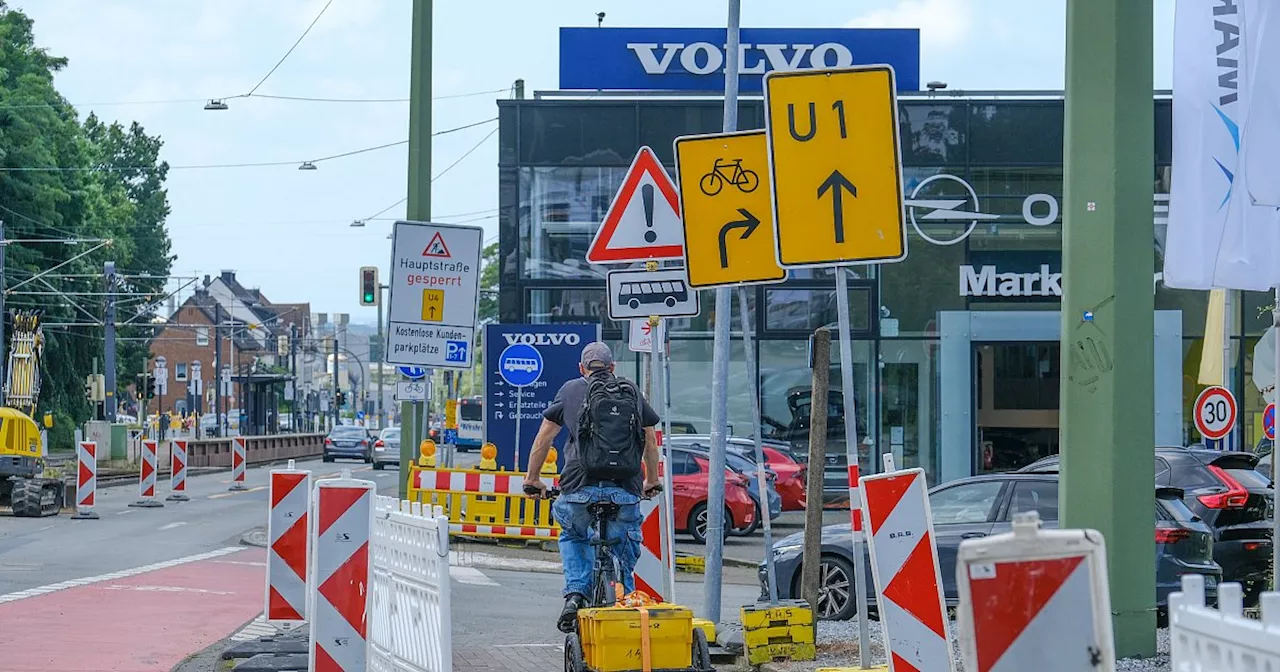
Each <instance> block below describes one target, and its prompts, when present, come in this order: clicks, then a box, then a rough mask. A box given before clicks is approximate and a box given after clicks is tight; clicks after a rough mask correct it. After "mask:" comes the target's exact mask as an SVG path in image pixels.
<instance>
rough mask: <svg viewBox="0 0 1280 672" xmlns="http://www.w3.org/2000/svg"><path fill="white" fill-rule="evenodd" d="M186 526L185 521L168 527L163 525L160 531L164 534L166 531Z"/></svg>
mask: <svg viewBox="0 0 1280 672" xmlns="http://www.w3.org/2000/svg"><path fill="white" fill-rule="evenodd" d="M186 524H187V523H186V522H185V521H178V522H176V523H169V524H168V525H161V526H160V531H161V532H164V531H165V530H172V529H173V528H175V527H182V526H183V525H186Z"/></svg>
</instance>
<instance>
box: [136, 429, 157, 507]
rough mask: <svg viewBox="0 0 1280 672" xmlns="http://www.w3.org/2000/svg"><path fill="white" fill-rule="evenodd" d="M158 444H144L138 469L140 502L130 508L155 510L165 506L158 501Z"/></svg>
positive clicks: (145, 442)
mask: <svg viewBox="0 0 1280 672" xmlns="http://www.w3.org/2000/svg"><path fill="white" fill-rule="evenodd" d="M156 452H157V451H156V442H155V441H151V440H149V439H148V440H146V441H143V442H142V454H141V455H139V460H138V462H139V464H140V466H139V469H138V501H136V502H134V503H132V504H130V505H129V506H136V507H141V508H147V509H154V508H158V507H161V506H164V502H160V501H157V500H156V462H157V461H158V460H157V458H156Z"/></svg>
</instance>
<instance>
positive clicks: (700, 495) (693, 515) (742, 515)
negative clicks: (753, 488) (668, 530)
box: [671, 450, 756, 544]
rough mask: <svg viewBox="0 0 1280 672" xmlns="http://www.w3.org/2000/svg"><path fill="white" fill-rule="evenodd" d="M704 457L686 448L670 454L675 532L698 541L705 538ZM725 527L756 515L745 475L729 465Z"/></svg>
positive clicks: (739, 524)
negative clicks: (734, 470) (693, 454)
mask: <svg viewBox="0 0 1280 672" xmlns="http://www.w3.org/2000/svg"><path fill="white" fill-rule="evenodd" d="M709 467H710V465H709V464H708V463H707V460H704V459H702V458H699V457H694V456H692V455H690V454H688V453H687V452H685V451H678V450H677V451H672V454H671V501H672V503H673V504H674V506H675V523H676V532H685V533H688V534H689V535H690V536H692V537H693V540H694V541H696V542H698V543H699V544H705V543H706V542H707V536H706V531H707V480H708V477H709V475H710V473H711V472H710V469H709ZM724 479H725V480H724V507H725V511H726V512H727V513H728V519H727V520H725V521H724V525H725V529H726V530H732V529H740V528H745V527H747V526H748V525H750V524H751V522H752V520H753V519H754V518H755V515H756V505H755V501H753V500H752V499H751V495H748V494H747V478H746V477H745V476H743V475H741V474H737V473H734V472H732V471H730V470H728V469H726V470H725V476H724Z"/></svg>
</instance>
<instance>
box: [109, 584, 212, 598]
mask: <svg viewBox="0 0 1280 672" xmlns="http://www.w3.org/2000/svg"><path fill="white" fill-rule="evenodd" d="M103 590H132V591H137V592H140V593H203V594H205V595H235V593H234V592H229V591H225V590H205V589H204V588H184V587H182V586H126V585H121V584H118V583H113V584H111V585H109V586H106V587H105V588H104V589H103Z"/></svg>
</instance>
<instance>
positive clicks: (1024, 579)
mask: <svg viewBox="0 0 1280 672" xmlns="http://www.w3.org/2000/svg"><path fill="white" fill-rule="evenodd" d="M1039 527H1040V517H1039V516H1038V515H1036V514H1035V513H1034V512H1029V513H1019V514H1017V515H1016V516H1015V517H1014V520H1013V532H1011V533H1008V534H1000V535H996V536H993V537H989V538H986V539H971V540H967V541H963V542H961V543H960V551H959V561H958V562H957V563H956V585H957V586H958V587H959V592H960V606H959V608H958V609H957V610H956V616H957V620H958V621H959V625H960V650H961V655H962V656H963V657H964V669H966V670H975V671H976V672H1013V671H1014V670H1036V672H1067V671H1068V670H1071V671H1074V670H1080V669H1086V668H1087V669H1090V670H1100V671H1104V672H1105V671H1107V670H1114V669H1116V667H1115V666H1116V660H1115V647H1114V646H1113V644H1112V643H1113V640H1112V632H1111V597H1110V594H1109V593H1108V591H1107V562H1106V546H1105V544H1104V542H1103V540H1102V535H1101V534H1099V533H1098V532H1097V531H1094V530H1040V529H1039ZM1173 603H1174V600H1173V599H1170V604H1171V605H1172V604H1173ZM979 605H980V606H979ZM1171 611H1172V609H1171ZM1170 620H1171V621H1172V620H1173V617H1172V615H1171V616H1170ZM1081 652H1088V655H1087V656H1085V657H1083V658H1082V657H1081ZM1176 669H1184V668H1176ZM1186 669H1190V668H1186ZM1212 669H1215V670H1216V669H1223V668H1216V667H1215V668H1212Z"/></svg>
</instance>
